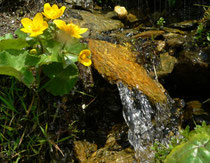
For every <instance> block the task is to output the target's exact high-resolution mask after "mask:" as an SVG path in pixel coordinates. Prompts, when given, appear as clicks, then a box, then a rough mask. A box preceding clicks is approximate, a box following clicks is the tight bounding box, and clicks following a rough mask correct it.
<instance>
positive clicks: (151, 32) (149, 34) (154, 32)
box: [134, 30, 165, 38]
mask: <svg viewBox="0 0 210 163" xmlns="http://www.w3.org/2000/svg"><path fill="white" fill-rule="evenodd" d="M164 33H165V32H164V31H159V30H149V31H145V32H142V33H140V34H137V35H135V36H134V38H139V37H141V38H155V37H157V36H160V35H163V34H164Z"/></svg>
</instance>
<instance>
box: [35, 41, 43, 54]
mask: <svg viewBox="0 0 210 163" xmlns="http://www.w3.org/2000/svg"><path fill="white" fill-rule="evenodd" d="M37 40H38V42H39V44H40V46H41V53H43V52H44V48H43V44H42V41H41V39H40V37H37Z"/></svg>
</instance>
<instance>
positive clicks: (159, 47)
mask: <svg viewBox="0 0 210 163" xmlns="http://www.w3.org/2000/svg"><path fill="white" fill-rule="evenodd" d="M165 46H166V42H165V41H161V40H158V41H157V46H156V50H157V51H158V52H161V51H162V50H163V49H164V48H165Z"/></svg>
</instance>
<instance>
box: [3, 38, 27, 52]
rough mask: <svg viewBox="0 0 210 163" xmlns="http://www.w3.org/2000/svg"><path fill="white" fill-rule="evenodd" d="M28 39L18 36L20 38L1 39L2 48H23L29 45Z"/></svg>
mask: <svg viewBox="0 0 210 163" xmlns="http://www.w3.org/2000/svg"><path fill="white" fill-rule="evenodd" d="M28 46H29V45H28V44H27V42H26V40H24V39H21V38H18V39H7V40H1V41H0V50H7V49H16V50H21V49H23V48H25V47H28Z"/></svg>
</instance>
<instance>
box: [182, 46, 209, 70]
mask: <svg viewBox="0 0 210 163" xmlns="http://www.w3.org/2000/svg"><path fill="white" fill-rule="evenodd" d="M209 59H210V58H209V56H208V55H207V54H206V53H205V52H204V51H203V50H199V49H194V51H192V50H189V49H187V50H183V51H181V52H180V54H179V62H182V63H183V62H185V63H187V64H191V65H199V66H201V67H208V61H209Z"/></svg>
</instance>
